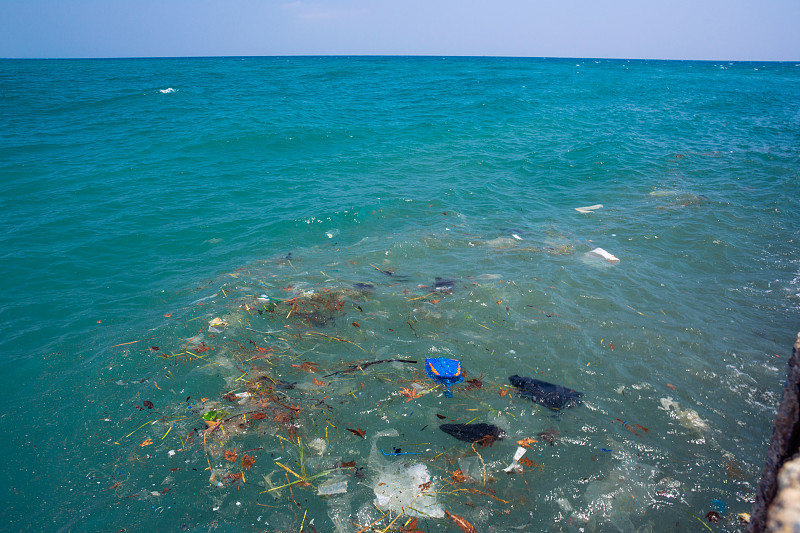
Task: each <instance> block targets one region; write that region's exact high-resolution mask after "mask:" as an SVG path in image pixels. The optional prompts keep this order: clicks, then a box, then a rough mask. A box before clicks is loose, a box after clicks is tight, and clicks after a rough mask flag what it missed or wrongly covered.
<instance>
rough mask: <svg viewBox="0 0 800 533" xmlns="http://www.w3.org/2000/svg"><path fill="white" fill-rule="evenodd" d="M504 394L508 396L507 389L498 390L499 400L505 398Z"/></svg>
mask: <svg viewBox="0 0 800 533" xmlns="http://www.w3.org/2000/svg"><path fill="white" fill-rule="evenodd" d="M506 394H508V389H500V397H501V398H502V397H503V396H505V395H506Z"/></svg>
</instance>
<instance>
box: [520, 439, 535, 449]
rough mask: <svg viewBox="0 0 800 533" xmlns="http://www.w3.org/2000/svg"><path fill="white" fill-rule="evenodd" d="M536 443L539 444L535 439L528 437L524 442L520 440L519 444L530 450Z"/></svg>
mask: <svg viewBox="0 0 800 533" xmlns="http://www.w3.org/2000/svg"><path fill="white" fill-rule="evenodd" d="M534 442H539V441H538V440H536V439H534V438H533V437H526V438H524V439H522V440H518V441H517V444H519V445H520V446H522V447H523V448H530V447H531V444H533V443H534Z"/></svg>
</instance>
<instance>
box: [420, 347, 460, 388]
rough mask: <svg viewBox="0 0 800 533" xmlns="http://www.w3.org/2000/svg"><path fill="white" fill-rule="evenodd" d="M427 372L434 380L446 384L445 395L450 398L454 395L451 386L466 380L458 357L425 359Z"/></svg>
mask: <svg viewBox="0 0 800 533" xmlns="http://www.w3.org/2000/svg"><path fill="white" fill-rule="evenodd" d="M425 372H426V373H427V374H428V377H429V378H431V379H432V380H433V381H435V382H437V383H441V384H442V385H444V387H445V391H444V395H445V396H447V397H448V398H452V397H453V393H452V392H450V386H451V385H454V384H456V383H458V382H460V381H464V375H463V374H462V373H461V361H459V360H458V359H447V358H445V357H434V358H431V359H425Z"/></svg>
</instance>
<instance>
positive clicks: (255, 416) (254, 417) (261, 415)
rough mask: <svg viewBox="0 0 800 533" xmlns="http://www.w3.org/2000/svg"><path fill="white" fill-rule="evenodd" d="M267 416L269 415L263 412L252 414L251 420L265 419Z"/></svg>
mask: <svg viewBox="0 0 800 533" xmlns="http://www.w3.org/2000/svg"><path fill="white" fill-rule="evenodd" d="M265 418H267V415H266V414H264V413H261V412H259V413H253V414H252V415H250V420H264V419H265Z"/></svg>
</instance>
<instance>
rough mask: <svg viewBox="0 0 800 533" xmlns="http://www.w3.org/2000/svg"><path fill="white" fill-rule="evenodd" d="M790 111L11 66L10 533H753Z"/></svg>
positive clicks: (735, 94) (648, 98)
mask: <svg viewBox="0 0 800 533" xmlns="http://www.w3.org/2000/svg"><path fill="white" fill-rule="evenodd" d="M798 78H800V70H798V67H797V66H795V65H791V64H769V63H768V64H753V63H732V64H729V63H711V62H644V61H606V60H543V59H538V60H537V59H530V60H522V59H501V58H494V59H493V58H335V57H330V58H220V59H160V60H144V59H142V60H96V61H94V60H93V61H0V94H2V99H0V116H2V117H3V118H2V119H0V120H2V122H3V126H4V127H2V128H0V136H1V137H2V139H3V142H2V143H0V172H1V173H2V174H1V175H2V177H3V178H2V191H3V193H2V194H0V206H2V209H0V217H2V222H3V227H4V228H6V229H5V231H4V233H3V235H2V236H0V241H1V242H2V247H1V249H2V250H3V270H4V277H3V278H2V280H0V283H2V291H0V317H2V322H1V323H2V328H3V330H2V336H0V347H1V348H0V354H2V359H1V360H0V361H1V363H2V377H0V379H2V394H3V406H4V408H5V409H4V412H3V413H2V420H3V422H4V424H3V427H4V437H5V438H4V439H3V440H2V444H1V445H2V446H3V449H4V451H5V452H6V453H5V459H4V464H3V468H2V473H3V478H4V485H5V486H6V487H7V490H6V498H5V506H4V509H3V518H4V519H5V520H6V522H7V523H8V529H10V530H19V531H40V530H49V531H70V530H72V531H119V530H122V529H126V530H128V531H134V530H136V531H138V530H142V531H145V530H159V531H242V530H247V531H250V530H252V531H270V532H275V531H287V532H288V531H300V530H303V531H320V532H322V531H325V532H337V533H342V532H350V531H353V532H355V531H360V530H364V529H365V528H370V527H372V528H374V529H375V530H381V531H383V530H386V531H400V528H401V527H407V526H410V525H411V522H410V520H411V518H412V517H413V518H416V521H417V522H416V523H417V529H420V530H423V531H451V532H455V531H459V529H458V526H457V525H456V524H455V522H454V521H453V520H452V519H451V518H449V517H448V516H447V515H444V516H442V515H443V513H444V511H447V512H448V513H450V514H452V515H457V516H459V517H462V518H463V519H464V520H467V521H469V522H470V523H472V524H473V525H474V526H475V527H476V529H477V530H478V531H497V532H499V531H615V530H619V531H653V532H655V531H676V530H681V531H704V530H706V527H705V526H704V524H703V523H702V522H706V518H705V517H706V514H707V513H709V512H710V511H714V510H717V509H718V508H719V504H718V503H715V501H716V502H724V504H725V507H724V509H725V510H724V512H722V513H721V515H722V518H721V520H720V521H719V522H718V523H717V524H712V526H711V527H713V528H714V529H715V530H720V531H741V530H743V525H742V524H740V523H739V522H738V520H737V518H736V515H737V514H738V513H742V512H749V510H750V507H751V504H752V502H753V499H754V492H755V487H756V485H757V482H758V479H759V477H760V474H761V469H762V465H763V459H764V455H765V452H766V447H767V443H768V440H769V436H770V434H771V430H772V421H773V416H774V412H775V409H776V406H777V404H778V402H779V400H780V394H781V391H782V385H783V381H784V379H785V364H786V360H787V358H788V356H789V355H790V347H791V344H792V342H793V340H794V338H795V334H796V331H797V329H798V323H800V294H799V293H800V281H799V280H800V261H798V256H797V251H796V250H797V238H798V230H800V227H799V226H798V224H797V222H796V216H794V214H795V213H796V212H797V208H798V202H799V201H800V195H798V184H799V178H798V170H800V160H798V155H799V154H800V140H798V135H797V132H798V131H800V129H799V126H800V124H799V123H800V104H798V102H800V94H798V92H799V91H800V89H798V88H799V87H800V84H798ZM598 249H600V250H602V251H603V252H604V253H600V252H598V251H597V250H598ZM437 278H438V281H437ZM451 281H452V283H450V282H451ZM430 357H447V358H452V359H457V360H459V361H461V365H462V366H461V368H462V370H463V373H464V378H465V379H464V381H462V382H461V383H457V384H455V385H453V386H452V387H451V389H452V393H453V397H452V398H447V397H445V395H444V387H443V386H442V385H439V384H437V383H436V382H434V381H432V380H431V379H430V378H429V377H428V375H427V374H426V372H425V367H424V360H425V358H430ZM409 361H415V362H409ZM512 375H519V376H523V377H530V378H534V379H539V380H542V381H546V382H548V383H553V384H558V385H562V386H564V387H567V388H569V389H574V390H576V391H579V392H581V393H582V394H583V396H582V397H581V403H580V404H579V405H574V406H572V407H568V408H565V409H562V410H558V411H554V410H551V409H548V408H547V407H545V406H542V405H540V404H537V403H534V402H532V401H530V400H528V399H526V398H524V397H521V396H518V395H516V394H515V389H514V387H513V386H512V385H511V383H510V382H509V379H508V378H509V376H512ZM465 423H476V424H477V423H484V424H491V425H494V426H496V427H498V428H499V429H500V430H502V431H503V432H504V433H505V436H504V437H503V438H502V439H501V440H496V439H487V440H484V441H481V442H476V443H469V442H465V441H461V440H458V439H456V438H453V437H452V436H450V435H448V434H447V433H445V432H444V431H441V430H440V429H439V426H440V425H442V424H465ZM519 443H522V444H524V446H523V447H522V449H523V450H524V452H525V453H524V455H521V456H520V453H521V452H519V448H520V444H519ZM426 475H427V476H429V478H426V477H425V476H426ZM410 479H413V480H419V481H420V483H419V484H418V486H417V487H416V488H414V487H411V486H408V487H406V485H409V484H412V482H411V481H409V480H410ZM424 479H428V481H422V480H424ZM413 483H416V481H414V482H413ZM403 484H405V485H403ZM420 485H422V486H420ZM392 486H404V487H406V488H407V489H410V490H409V491H406V493H405V494H403V496H404V497H409V493H410V498H411V500H412V501H417V502H418V503H420V505H419V506H416V507H414V504H413V503H412V504H410V505H409V504H407V503H403V504H402V505H401V508H403V509H406V507H405V506H409V508H407V509H406V511H405V513H404V514H398V510H397V509H396V508H393V507H392V505H391V504H388V503H386V502H387V501H401V499H400V498H399V497H398V498H395V499H394V500H392V499H387V498H388V497H387V496H386V487H392ZM415 491H416V492H415ZM415 494H416V496H415ZM415 498H416V500H415ZM402 501H403V502H407V500H405V499H403V500H402ZM419 507H421V508H419ZM426 509H427V510H428V511H427V512H426ZM366 530H369V529H366Z"/></svg>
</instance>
